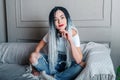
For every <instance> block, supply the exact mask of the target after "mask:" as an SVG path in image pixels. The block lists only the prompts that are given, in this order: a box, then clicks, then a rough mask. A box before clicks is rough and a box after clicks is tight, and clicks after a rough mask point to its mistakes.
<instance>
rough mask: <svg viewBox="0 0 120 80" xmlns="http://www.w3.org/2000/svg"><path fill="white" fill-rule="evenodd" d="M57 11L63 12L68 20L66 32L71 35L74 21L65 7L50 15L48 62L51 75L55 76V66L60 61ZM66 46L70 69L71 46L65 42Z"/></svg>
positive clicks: (52, 11)
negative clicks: (55, 19)
mask: <svg viewBox="0 0 120 80" xmlns="http://www.w3.org/2000/svg"><path fill="white" fill-rule="evenodd" d="M57 10H61V11H62V12H63V13H64V15H65V17H66V19H67V26H66V30H67V31H68V32H70V33H71V28H72V20H71V18H70V15H69V13H68V11H67V10H66V9H65V8H64V7H54V8H53V9H52V10H51V12H50V14H49V26H50V28H49V44H48V46H49V48H48V53H49V54H48V60H49V69H50V73H51V74H53V73H54V72H55V66H56V64H57V59H58V51H57V35H56V34H57V30H56V27H55V23H54V15H55V13H56V11H57ZM65 46H66V54H67V66H66V67H69V66H70V65H71V58H70V56H71V55H70V53H69V51H70V49H69V44H68V41H67V40H65Z"/></svg>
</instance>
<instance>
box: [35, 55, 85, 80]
mask: <svg viewBox="0 0 120 80" xmlns="http://www.w3.org/2000/svg"><path fill="white" fill-rule="evenodd" d="M34 67H35V68H36V69H37V70H38V71H46V73H47V74H49V75H51V74H50V71H49V64H48V57H47V55H45V54H42V56H41V57H40V58H39V59H38V64H37V65H34ZM55 69H56V72H55V73H54V78H55V79H56V80H74V79H75V78H76V77H77V76H78V74H79V73H80V72H81V71H82V69H83V67H82V66H80V65H79V64H76V62H75V61H72V64H71V66H70V67H69V68H66V56H65V55H58V64H57V65H56V67H55Z"/></svg>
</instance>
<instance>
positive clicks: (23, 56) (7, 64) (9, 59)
mask: <svg viewBox="0 0 120 80" xmlns="http://www.w3.org/2000/svg"><path fill="white" fill-rule="evenodd" d="M93 44H94V45H93ZM36 45H37V43H0V80H33V79H32V78H26V77H22V75H23V74H26V65H27V64H28V63H29V62H28V57H29V55H30V54H31V52H33V51H34V49H35V47H36ZM97 45H99V44H96V43H91V44H90V43H88V44H87V43H85V44H81V49H82V52H83V55H84V57H83V58H84V59H83V60H85V61H86V62H87V65H86V67H85V68H84V70H83V71H82V72H81V73H80V75H79V76H78V77H77V78H76V80H114V79H115V73H114V70H113V64H112V61H111V58H110V52H104V51H107V48H108V46H106V45H104V44H101V46H97ZM46 48H47V46H46V47H45V48H44V49H43V50H42V52H44V53H47V49H46ZM88 53H89V54H88ZM103 58H104V59H103ZM106 61H107V64H108V63H109V65H106ZM96 65H97V66H96ZM108 66H109V67H108ZM100 68H105V71H106V72H107V74H106V73H103V74H101V73H102V72H103V71H101V70H103V69H100ZM107 68H108V69H107ZM96 71H97V72H96ZM109 75H110V76H109Z"/></svg>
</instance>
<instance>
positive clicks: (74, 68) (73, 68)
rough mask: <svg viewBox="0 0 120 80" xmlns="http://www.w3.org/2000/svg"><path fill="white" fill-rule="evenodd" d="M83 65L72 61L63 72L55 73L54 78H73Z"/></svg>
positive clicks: (68, 79)
mask: <svg viewBox="0 0 120 80" xmlns="http://www.w3.org/2000/svg"><path fill="white" fill-rule="evenodd" d="M82 69H83V67H82V66H81V65H79V64H76V63H75V62H73V63H72V65H71V67H70V68H68V69H66V70H65V71H63V72H60V73H57V74H55V76H54V77H55V79H56V80H74V79H75V78H76V77H77V76H78V74H79V73H80V72H81V71H82Z"/></svg>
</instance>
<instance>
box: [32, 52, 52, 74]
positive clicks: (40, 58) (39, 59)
mask: <svg viewBox="0 0 120 80" xmlns="http://www.w3.org/2000/svg"><path fill="white" fill-rule="evenodd" d="M30 60H32V61H30V62H32V63H31V64H32V66H34V68H36V69H37V71H45V72H46V73H47V74H50V72H49V68H48V61H47V55H45V54H40V55H37V56H36V55H34V54H33V55H32V56H31V58H30Z"/></svg>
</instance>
